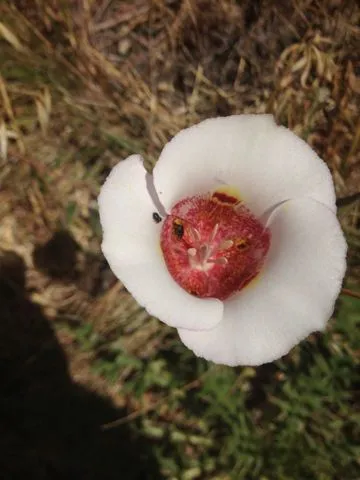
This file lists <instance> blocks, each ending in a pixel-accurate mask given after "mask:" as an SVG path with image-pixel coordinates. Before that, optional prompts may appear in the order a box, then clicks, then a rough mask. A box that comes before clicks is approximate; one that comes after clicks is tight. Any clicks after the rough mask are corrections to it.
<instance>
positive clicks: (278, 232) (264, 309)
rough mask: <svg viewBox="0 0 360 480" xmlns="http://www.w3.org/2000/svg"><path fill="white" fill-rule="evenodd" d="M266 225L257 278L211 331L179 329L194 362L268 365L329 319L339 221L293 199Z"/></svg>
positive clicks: (339, 262)
mask: <svg viewBox="0 0 360 480" xmlns="http://www.w3.org/2000/svg"><path fill="white" fill-rule="evenodd" d="M268 223H269V227H270V229H271V232H272V243H271V247H270V251H269V256H268V259H267V262H266V264H265V266H264V270H263V272H261V274H260V276H259V278H258V279H256V280H255V281H254V282H253V283H250V285H249V286H248V287H247V288H245V289H244V290H243V291H242V292H240V293H239V294H238V295H236V296H235V297H233V298H231V299H229V300H227V301H226V302H225V312H224V319H223V320H222V322H221V323H220V324H219V325H218V326H217V327H216V328H214V329H213V330H211V331H207V332H190V331H189V330H184V329H181V330H179V334H180V338H181V340H182V341H183V342H184V343H185V345H187V346H188V347H189V348H190V349H192V350H193V351H194V352H195V353H196V354H197V355H198V356H200V357H205V358H206V359H208V360H213V361H214V362H217V363H223V364H227V365H241V364H242V365H260V364H262V363H266V362H270V361H273V360H275V359H277V358H279V357H281V356H282V355H284V354H286V353H287V352H288V351H289V350H290V349H291V348H292V347H293V346H294V345H295V344H296V343H298V342H299V341H300V340H302V339H303V338H305V337H306V336H307V335H308V334H309V333H311V332H313V331H316V330H321V329H323V328H324V327H325V325H326V322H327V320H328V319H329V317H330V316H331V313H332V312H333V309H334V303H335V300H336V298H337V296H338V294H339V291H340V288H341V283H342V279H343V276H344V273H345V268H346V260H345V257H346V243H345V240H344V236H343V233H342V231H341V228H340V226H339V222H338V221H337V218H336V216H335V215H334V214H333V213H332V212H331V211H330V210H329V209H328V208H327V207H325V206H323V205H322V204H320V203H318V202H316V201H314V200H310V199H302V200H291V201H289V202H286V203H284V204H282V205H281V206H279V207H278V208H277V209H275V211H274V212H273V214H272V215H271V217H270V219H269V222H268Z"/></svg>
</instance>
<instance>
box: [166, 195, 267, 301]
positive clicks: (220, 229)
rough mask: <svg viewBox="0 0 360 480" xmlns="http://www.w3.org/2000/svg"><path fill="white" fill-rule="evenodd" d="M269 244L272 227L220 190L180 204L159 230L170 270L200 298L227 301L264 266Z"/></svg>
mask: <svg viewBox="0 0 360 480" xmlns="http://www.w3.org/2000/svg"><path fill="white" fill-rule="evenodd" d="M269 246H270V231H269V229H267V228H266V227H264V225H262V224H261V222H260V221H259V220H258V219H257V218H256V217H255V216H254V215H253V214H252V213H251V212H250V210H249V209H248V208H247V207H246V206H245V205H244V204H243V202H241V201H240V200H239V199H238V198H237V197H236V196H233V195H229V194H227V193H224V192H223V191H220V190H217V191H215V192H214V193H210V194H205V195H199V196H195V197H189V198H185V199H183V200H181V201H180V202H178V203H177V204H176V205H175V206H174V207H173V208H172V210H171V213H170V215H168V216H167V217H166V219H165V221H164V224H163V227H162V230H161V249H162V252H163V255H164V259H165V262H166V265H167V268H168V270H169V272H170V274H171V275H172V277H173V278H174V280H175V281H176V282H177V283H178V284H179V285H180V286H181V287H182V288H184V289H185V290H186V291H187V292H189V293H191V294H192V295H196V296H198V297H202V298H204V297H213V298H218V299H220V300H225V299H226V298H228V297H229V296H230V295H232V294H233V293H235V292H237V291H239V290H241V289H242V288H244V287H245V286H246V285H247V284H248V283H249V282H250V281H251V280H252V279H254V278H255V277H256V276H257V274H258V273H259V271H260V270H261V267H262V266H263V264H264V261H265V257H266V254H267V252H268V250H269Z"/></svg>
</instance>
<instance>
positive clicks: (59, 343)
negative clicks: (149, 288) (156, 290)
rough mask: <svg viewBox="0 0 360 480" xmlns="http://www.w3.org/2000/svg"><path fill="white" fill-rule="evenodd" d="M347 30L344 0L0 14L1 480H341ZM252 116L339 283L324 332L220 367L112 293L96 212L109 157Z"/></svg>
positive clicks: (355, 49)
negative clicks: (308, 179) (280, 140)
mask: <svg viewBox="0 0 360 480" xmlns="http://www.w3.org/2000/svg"><path fill="white" fill-rule="evenodd" d="M359 24H360V8H359V6H358V5H357V2H354V1H353V0H343V1H341V0H328V1H321V0H318V1H315V0H294V1H292V2H282V1H271V0H263V1H260V0H252V1H251V0H244V1H240V0H238V1H236V0H219V1H210V0H153V1H150V0H122V1H120V0H99V1H95V0H92V1H91V0H65V1H61V0H37V1H35V2H34V1H31V0H15V1H10V0H3V1H2V2H1V3H0V99H1V101H0V249H1V250H0V253H1V255H0V297H1V298H0V331H1V334H0V374H1V377H0V378H1V384H2V392H1V394H0V429H1V431H2V433H1V437H0V471H1V474H2V478H4V479H6V480H7V479H23V478H34V479H35V478H36V479H37V480H39V479H53V478H56V479H63V478H64V479H65V478H66V479H72V478H76V479H98V478H99V479H117V478H123V479H172V480H175V479H179V480H190V479H214V480H215V479H218V480H228V479H262V480H272V479H279V480H291V479H299V480H300V479H304V478H306V479H314V480H315V479H316V480H319V479H320V480H328V479H329V480H330V479H335V480H337V479H338V480H355V479H356V478H358V476H359V474H358V472H359V468H360V465H359V463H360V451H359V427H358V421H359V410H358V402H359V385H360V376H359V374H358V366H359V352H360V334H359V331H358V327H359V323H360V300H359V299H358V298H357V296H358V293H357V292H358V291H359V290H360V285H359V278H360V221H359V211H360V203H359V201H358V195H357V194H358V193H359V191H360V148H359V146H360V123H359V106H360V57H359V45H360V28H359ZM252 112H256V113H264V112H267V113H272V114H273V115H274V116H275V119H276V121H277V122H278V123H280V124H283V125H286V126H288V127H289V128H291V129H292V130H293V131H295V132H296V133H297V134H298V135H300V136H301V137H302V138H304V139H305V140H306V141H307V142H308V143H309V144H310V145H311V146H312V147H313V148H314V149H315V150H316V151H317V152H318V154H319V155H320V156H321V157H322V158H323V159H324V160H325V161H326V162H327V164H328V166H329V168H330V169H331V172H332V175H333V178H334V182H335V186H336V192H337V197H338V205H339V211H338V214H339V219H340V221H341V224H342V226H343V229H344V232H345V235H346V238H347V241H348V244H349V253H348V272H347V276H346V280H345V285H344V290H343V293H342V295H341V296H340V298H339V301H338V303H337V306H336V310H335V313H334V317H333V318H332V319H331V321H330V322H329V325H328V328H327V330H326V332H325V333H323V334H314V335H311V336H310V337H309V338H308V339H307V340H306V341H304V342H302V343H301V345H300V346H298V347H296V348H295V349H293V351H292V352H291V353H290V354H289V355H287V356H286V357H284V358H283V359H282V360H281V361H278V362H275V363H272V364H269V365H265V366H262V367H258V368H235V369H231V368H227V367H222V366H216V365H213V364H211V363H209V362H205V361H203V360H200V359H196V358H195V357H194V355H193V354H192V353H191V352H190V351H188V350H187V349H186V348H185V347H184V346H183V345H182V344H181V343H180V341H179V339H178V337H177V335H176V332H175V331H174V330H173V329H171V328H168V327H166V326H164V325H163V324H161V323H160V322H159V321H158V320H157V319H155V318H151V317H149V316H148V315H147V314H146V312H145V311H144V310H143V309H142V308H141V307H140V306H139V305H137V304H136V302H135V301H134V300H133V299H132V297H131V296H130V294H129V293H128V292H127V291H126V290H125V289H124V288H123V286H122V285H121V283H120V282H118V281H117V280H116V279H115V277H114V276H113V274H112V273H111V272H110V270H109V268H108V266H107V264H106V261H105V259H104V257H103V256H102V254H101V251H100V242H101V231H100V228H99V220H98V213H97V202H96V199H97V195H98V192H99V187H100V185H101V183H102V182H103V180H104V178H105V176H106V175H107V173H108V172H109V170H110V169H111V167H112V166H113V165H115V164H116V163H117V161H118V160H119V159H121V158H125V157H126V156H127V155H129V154H130V153H135V152H137V153H142V154H143V156H144V157H145V159H146V164H147V167H148V168H149V169H151V168H152V166H153V165H154V163H155V162H156V159H157V157H158V154H159V152H160V151H161V149H162V147H163V145H164V144H165V143H166V141H167V140H168V139H169V138H170V137H171V136H172V135H173V134H175V133H176V132H177V131H179V130H180V129H181V128H183V127H185V126H187V125H191V124H193V123H195V122H197V121H199V120H200V119H203V118H206V117H209V116H214V115H228V114H231V113H252Z"/></svg>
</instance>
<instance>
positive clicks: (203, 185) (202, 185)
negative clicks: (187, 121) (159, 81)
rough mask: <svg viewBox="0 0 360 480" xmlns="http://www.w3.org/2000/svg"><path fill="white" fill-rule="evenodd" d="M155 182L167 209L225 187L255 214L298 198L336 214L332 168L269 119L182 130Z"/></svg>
mask: <svg viewBox="0 0 360 480" xmlns="http://www.w3.org/2000/svg"><path fill="white" fill-rule="evenodd" d="M154 181H155V187H156V190H157V192H158V195H159V197H160V200H161V201H162V203H163V205H164V206H165V208H166V209H167V210H168V211H170V209H171V207H172V206H173V205H174V204H175V203H176V202H177V201H178V200H180V199H181V198H184V197H186V196H191V195H196V194H198V193H204V192H207V191H209V190H212V189H213V188H214V187H216V186H219V184H222V183H224V184H228V185H232V186H235V187H237V188H238V189H239V192H240V195H241V197H242V199H243V200H244V202H246V204H247V206H248V207H249V208H250V209H251V210H252V211H253V213H254V214H255V215H261V214H262V213H264V212H265V211H266V210H267V209H268V208H270V207H273V206H274V205H276V204H277V203H280V202H282V201H284V200H288V199H292V198H300V197H310V198H313V199H315V200H318V201H319V202H321V203H324V204H325V205H327V206H328V207H329V208H330V209H332V210H333V211H335V193H334V187H333V182H332V178H331V174H330V172H329V169H328V167H327V166H326V164H325V163H324V162H323V161H322V160H321V159H320V158H319V157H318V156H317V155H316V153H315V152H314V151H313V150H312V149H311V148H310V147H309V146H308V145H307V143H305V142H304V141H303V140H301V139H300V138H298V137H297V136H296V135H295V134H293V133H292V132H291V131H290V130H288V129H286V128H284V127H278V126H277V125H276V124H275V123H274V121H273V118H272V116H271V115H234V116H230V117H219V118H213V119H209V120H205V121H203V122H201V123H199V124H198V125H195V126H193V127H190V128H188V129H186V130H183V131H181V132H179V133H178V134H177V135H176V136H175V137H174V138H173V139H172V140H171V141H170V142H169V143H168V144H167V145H166V146H165V148H164V149H163V151H162V153H161V155H160V158H159V160H158V163H157V164H156V166H155V169H154Z"/></svg>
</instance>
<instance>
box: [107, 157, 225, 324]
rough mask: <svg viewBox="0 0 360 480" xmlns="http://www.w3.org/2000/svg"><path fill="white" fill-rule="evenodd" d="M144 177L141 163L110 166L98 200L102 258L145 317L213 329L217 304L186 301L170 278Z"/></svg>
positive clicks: (137, 159) (219, 315)
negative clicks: (146, 313) (144, 311)
mask: <svg viewBox="0 0 360 480" xmlns="http://www.w3.org/2000/svg"><path fill="white" fill-rule="evenodd" d="M145 175H146V171H145V169H144V167H143V164H142V160H141V157H140V156H139V155H132V156H131V157H129V158H128V159H127V160H124V161H122V162H120V163H119V164H118V165H116V167H114V169H113V170H112V172H111V173H110V175H109V177H108V178H107V180H106V182H105V183H104V185H103V187H102V189H101V193H100V196H99V212H100V220H101V225H102V228H103V243H102V250H103V252H104V255H105V257H106V259H107V261H108V262H109V265H110V267H111V269H112V271H113V272H114V273H115V275H116V276H117V277H118V278H119V279H120V280H121V281H122V282H123V284H124V285H125V287H126V288H127V289H128V290H129V291H130V293H131V294H132V295H133V296H134V298H135V299H136V300H137V302H138V303H139V304H140V305H142V306H144V307H145V308H146V310H147V311H148V312H149V313H150V314H151V315H154V316H155V317H157V318H159V319H160V320H161V321H163V322H165V323H167V324H168V325H170V326H173V327H182V328H190V329H191V328H196V329H200V330H201V329H210V328H213V327H214V326H215V325H217V324H218V322H219V321H220V320H221V318H222V315H223V304H222V302H220V301H219V300H216V299H208V300H203V299H199V298H195V297H193V296H191V295H189V294H188V293H187V292H185V290H183V289H182V288H181V287H180V286H179V285H178V284H177V283H176V282H175V281H174V280H173V279H172V277H171V276H170V274H169V272H168V270H167V268H166V265H165V262H164V259H163V256H162V252H161V248H160V238H159V234H160V229H161V223H160V224H156V223H155V222H154V220H153V218H152V214H153V212H154V211H156V208H155V207H154V204H153V202H152V199H151V197H150V195H149V193H148V190H147V186H146V176H145Z"/></svg>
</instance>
